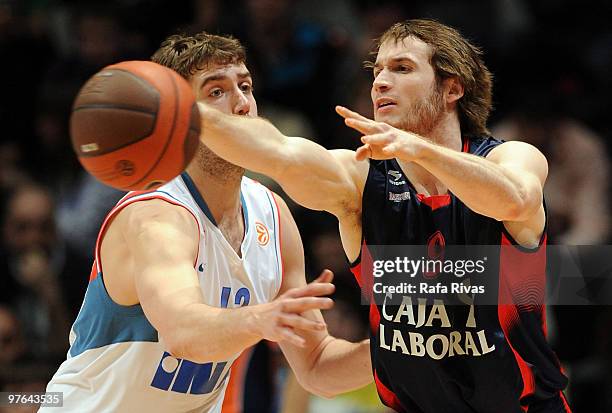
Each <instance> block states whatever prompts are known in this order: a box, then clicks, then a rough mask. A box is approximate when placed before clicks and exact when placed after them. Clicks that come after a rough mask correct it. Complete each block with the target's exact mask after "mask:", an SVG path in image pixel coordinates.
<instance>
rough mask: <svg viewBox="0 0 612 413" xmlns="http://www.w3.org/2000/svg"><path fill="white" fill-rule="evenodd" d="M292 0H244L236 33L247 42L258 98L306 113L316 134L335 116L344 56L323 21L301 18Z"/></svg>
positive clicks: (323, 131) (250, 66)
mask: <svg viewBox="0 0 612 413" xmlns="http://www.w3.org/2000/svg"><path fill="white" fill-rule="evenodd" d="M293 4H294V0H245V8H244V10H242V12H243V15H242V20H241V21H242V23H243V24H241V25H240V27H238V29H237V30H236V32H235V33H234V34H235V35H236V36H237V37H238V38H240V39H241V40H243V41H244V43H245V45H246V49H247V53H248V62H249V63H248V65H249V68H250V70H252V71H253V74H254V77H255V88H256V89H255V90H256V92H255V93H256V94H257V97H258V99H263V100H266V101H270V102H273V103H275V104H278V105H283V106H286V107H288V108H291V109H299V110H301V111H303V112H304V113H305V114H306V115H307V116H308V117H309V119H310V120H311V122H312V123H313V126H314V128H315V131H316V134H317V136H325V135H324V134H325V133H326V132H327V131H326V128H325V126H326V123H327V121H329V119H330V118H331V117H332V116H334V115H333V104H334V103H335V102H333V101H332V100H331V97H332V94H331V93H330V91H332V90H333V89H334V88H333V86H334V84H333V81H334V78H335V76H334V70H335V68H336V66H335V64H336V62H337V61H338V59H339V57H340V56H341V55H342V53H343V50H342V49H336V48H335V46H334V45H333V44H332V42H331V41H330V37H329V33H328V32H327V31H326V30H325V28H323V27H321V26H320V25H318V24H316V23H314V22H309V21H301V20H300V19H299V18H298V16H296V15H295V14H294V13H293V11H292V6H293Z"/></svg>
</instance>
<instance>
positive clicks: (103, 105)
mask: <svg viewBox="0 0 612 413" xmlns="http://www.w3.org/2000/svg"><path fill="white" fill-rule="evenodd" d="M157 105H158V106H159V102H157ZM87 109H118V110H129V111H130V112H139V113H144V114H147V115H155V114H156V113H157V112H156V111H150V110H148V109H145V108H143V107H139V106H128V105H117V104H114V103H88V104H86V105H81V106H77V107H76V108H74V109H72V111H73V112H78V111H80V110H87Z"/></svg>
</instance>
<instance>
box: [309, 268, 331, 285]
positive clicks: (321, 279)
mask: <svg viewBox="0 0 612 413" xmlns="http://www.w3.org/2000/svg"><path fill="white" fill-rule="evenodd" d="M333 279H334V273H333V272H331V271H330V270H327V269H325V270H323V271H322V272H321V274H319V276H318V277H317V278H316V279H315V280H314V281H313V282H312V283H330V282H332V281H333ZM312 283H311V284H312Z"/></svg>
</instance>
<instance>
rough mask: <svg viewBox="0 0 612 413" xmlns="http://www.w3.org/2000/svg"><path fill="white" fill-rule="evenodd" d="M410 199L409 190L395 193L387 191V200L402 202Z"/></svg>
mask: <svg viewBox="0 0 612 413" xmlns="http://www.w3.org/2000/svg"><path fill="white" fill-rule="evenodd" d="M409 199H410V192H402V193H399V194H396V193H395V192H389V201H393V202H402V201H407V200H409Z"/></svg>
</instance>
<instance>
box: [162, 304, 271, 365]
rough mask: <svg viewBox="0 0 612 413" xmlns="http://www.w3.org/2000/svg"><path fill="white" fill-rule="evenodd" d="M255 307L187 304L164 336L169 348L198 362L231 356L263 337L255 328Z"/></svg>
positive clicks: (223, 359)
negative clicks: (253, 314) (253, 313)
mask: <svg viewBox="0 0 612 413" xmlns="http://www.w3.org/2000/svg"><path fill="white" fill-rule="evenodd" d="M254 307H255V306H253V307H241V308H236V309H226V308H217V307H211V306H208V305H206V304H200V303H194V304H190V305H188V306H186V307H185V308H184V309H183V310H182V311H181V314H180V315H177V319H176V321H175V323H174V324H175V325H174V326H173V327H172V328H171V329H169V330H168V331H167V334H166V336H163V339H164V341H165V342H166V345H167V346H168V351H169V352H170V353H172V354H173V355H174V356H176V357H180V358H185V359H188V360H190V361H194V362H197V363H204V362H213V361H225V360H228V359H230V358H231V357H232V356H233V355H235V354H237V353H240V352H241V351H242V350H244V349H245V348H247V347H249V346H252V345H253V344H255V343H257V342H258V341H259V340H261V338H262V337H261V335H260V334H259V333H258V332H257V330H256V328H254V324H253V320H252V308H254ZM179 317H180V318H179Z"/></svg>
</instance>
